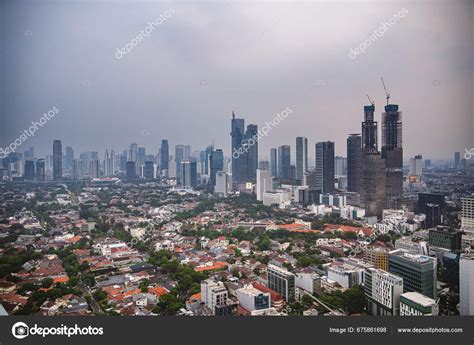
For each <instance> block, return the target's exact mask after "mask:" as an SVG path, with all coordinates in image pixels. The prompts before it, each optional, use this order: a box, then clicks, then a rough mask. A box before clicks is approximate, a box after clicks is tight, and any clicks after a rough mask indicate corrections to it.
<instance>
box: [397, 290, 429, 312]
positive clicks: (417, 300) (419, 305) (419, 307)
mask: <svg viewBox="0 0 474 345" xmlns="http://www.w3.org/2000/svg"><path fill="white" fill-rule="evenodd" d="M436 315H438V304H437V303H436V301H435V300H434V299H432V298H429V297H427V296H425V295H422V294H421V293H419V292H405V293H403V294H401V295H400V316H436Z"/></svg>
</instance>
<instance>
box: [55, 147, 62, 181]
mask: <svg viewBox="0 0 474 345" xmlns="http://www.w3.org/2000/svg"><path fill="white" fill-rule="evenodd" d="M62 178H63V149H62V144H61V140H55V141H54V142H53V180H55V181H59V180H61V179H62Z"/></svg>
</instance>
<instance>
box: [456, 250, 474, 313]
mask: <svg viewBox="0 0 474 345" xmlns="http://www.w3.org/2000/svg"><path fill="white" fill-rule="evenodd" d="M459 294H460V303H459V304H460V306H461V310H460V311H459V314H460V315H463V316H465V315H474V254H473V253H469V254H463V255H461V259H460V261H459Z"/></svg>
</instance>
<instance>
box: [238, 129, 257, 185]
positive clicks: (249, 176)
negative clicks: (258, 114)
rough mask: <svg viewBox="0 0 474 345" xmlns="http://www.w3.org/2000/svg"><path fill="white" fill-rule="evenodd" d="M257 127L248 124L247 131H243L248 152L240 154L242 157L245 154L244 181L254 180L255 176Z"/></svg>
mask: <svg viewBox="0 0 474 345" xmlns="http://www.w3.org/2000/svg"><path fill="white" fill-rule="evenodd" d="M257 135H258V129H257V125H248V126H247V131H246V132H245V144H246V146H247V151H248V153H247V154H246V155H242V158H244V157H245V156H247V163H246V165H247V172H246V174H245V175H246V181H255V180H256V178H257V168H258V139H257Z"/></svg>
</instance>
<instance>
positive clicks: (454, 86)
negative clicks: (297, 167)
mask: <svg viewBox="0 0 474 345" xmlns="http://www.w3.org/2000/svg"><path fill="white" fill-rule="evenodd" d="M170 8H172V9H173V10H174V13H173V14H172V15H171V17H170V18H169V19H167V20H166V21H165V22H164V23H163V24H161V25H160V26H158V27H157V28H156V29H155V30H154V31H153V32H152V33H151V34H150V36H149V37H147V38H145V39H144V40H143V41H141V42H140V43H139V44H138V45H136V46H135V47H134V48H133V50H132V51H131V52H130V53H129V54H127V55H125V56H123V57H122V58H121V59H116V58H115V53H116V49H117V48H122V47H124V46H125V44H127V43H128V42H130V41H131V40H132V39H133V38H134V37H135V36H136V35H137V33H138V32H139V31H140V30H144V29H145V28H146V26H147V25H148V22H151V21H154V20H155V19H156V18H157V17H158V16H159V15H160V13H164V11H165V10H168V9H170ZM402 8H405V9H406V10H407V13H406V15H405V17H404V18H402V19H400V20H399V21H398V22H397V23H396V24H394V25H392V27H390V28H388V30H387V31H386V32H385V34H384V36H383V37H380V38H378V39H377V40H375V41H374V42H372V43H371V45H370V46H368V47H367V49H366V51H365V53H363V54H360V55H358V56H357V57H356V58H355V59H350V58H349V52H350V49H351V48H352V49H355V48H356V47H358V46H359V45H360V43H362V42H363V41H365V40H366V39H368V38H369V36H370V35H371V33H372V32H373V31H374V30H376V29H378V28H379V27H380V26H381V22H387V21H389V20H390V18H391V17H392V16H393V15H394V14H396V13H397V12H398V11H400V10H401V9H402ZM473 37H474V2H473V1H469V0H466V1H457V0H449V1H436V2H434V1H430V2H420V1H416V2H399V1H365V2H361V1H344V2H342V1H341V2H338V1H331V2H330V1H319V2H309V1H306V2H273V1H265V2H264V1H232V2H222V1H199V2H198V1H188V2H179V1H177V2H176V1H173V2H152V1H141V2H138V1H137V2H135V1H128V2H125V1H97V2H93V1H66V0H63V1H19V0H2V1H0V47H1V48H0V77H1V79H0V145H1V146H2V147H5V146H7V145H8V144H10V142H12V141H13V140H15V139H16V138H17V137H18V136H19V134H20V131H21V130H23V129H26V128H28V127H29V126H30V122H31V121H38V119H39V118H40V117H41V116H42V114H43V113H44V112H47V111H48V110H50V109H52V108H53V107H57V108H58V110H59V114H58V115H56V117H55V118H53V119H51V120H50V121H49V122H48V123H46V124H45V125H44V126H43V127H42V128H40V129H39V130H38V131H37V132H36V135H35V136H34V137H33V138H30V139H28V141H26V142H25V143H23V144H22V145H21V146H20V147H19V149H18V150H17V151H19V152H23V151H24V150H25V149H27V147H28V146H30V145H33V146H35V148H36V152H37V153H38V154H40V155H44V154H46V153H51V152H52V141H53V139H61V140H62V141H63V148H64V147H65V146H67V145H71V146H73V147H74V149H75V153H76V155H78V154H79V152H81V151H88V150H92V151H99V152H100V153H101V156H102V153H103V152H104V151H105V148H114V149H116V150H117V151H120V152H121V151H122V150H123V149H125V148H126V147H127V146H128V145H129V144H130V143H132V142H136V143H138V145H139V146H145V147H146V148H147V153H153V154H155V153H156V152H157V150H158V147H159V144H160V141H161V139H168V140H169V141H170V145H171V147H172V148H174V145H175V144H190V145H192V149H193V150H201V149H203V148H204V147H205V146H206V145H208V144H209V143H211V142H212V140H214V142H215V146H216V147H217V148H223V149H224V151H225V152H226V153H227V154H229V153H230V135H229V133H230V118H231V112H232V111H235V112H236V114H237V115H238V116H239V117H243V118H245V120H246V125H247V124H250V123H254V124H257V125H258V126H259V127H260V126H262V125H264V123H265V121H271V120H272V119H273V118H274V117H275V114H276V113H279V112H281V111H283V110H284V109H286V108H287V107H290V108H291V109H292V110H293V112H292V114H291V115H289V116H288V117H287V118H286V119H285V120H284V121H282V122H281V123H280V124H279V125H278V126H277V127H276V128H274V129H273V130H272V131H271V132H270V133H269V135H268V137H266V138H264V139H262V140H261V141H260V154H259V156H260V159H264V158H266V157H269V150H270V148H271V147H276V146H278V145H283V144H290V145H291V146H292V156H293V157H292V158H293V159H294V149H295V137H296V136H306V137H307V138H308V141H309V154H310V162H313V161H314V144H315V142H317V141H325V140H332V141H335V142H336V153H337V154H338V155H344V156H345V155H346V138H347V135H348V134H349V133H360V126H361V121H362V118H363V106H364V105H367V103H368V100H367V97H366V93H369V94H370V96H371V97H372V98H373V99H374V100H375V103H376V116H377V120H379V121H380V117H381V112H382V110H383V105H384V104H385V93H384V90H383V87H382V84H381V81H380V76H383V77H384V79H385V83H386V85H387V88H388V89H389V92H390V93H391V103H395V104H399V105H400V110H401V111H402V112H403V131H404V133H403V140H404V158H405V159H408V158H409V157H410V156H413V155H415V154H418V153H421V154H423V155H424V157H425V158H433V159H436V158H445V157H446V158H451V157H452V155H453V152H454V151H461V152H464V149H465V148H471V147H474V134H473V133H474V115H473V112H474V101H473V96H474V87H473V79H474V72H473V71H474V62H473V56H474V38H473ZM379 128H380V123H379Z"/></svg>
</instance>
